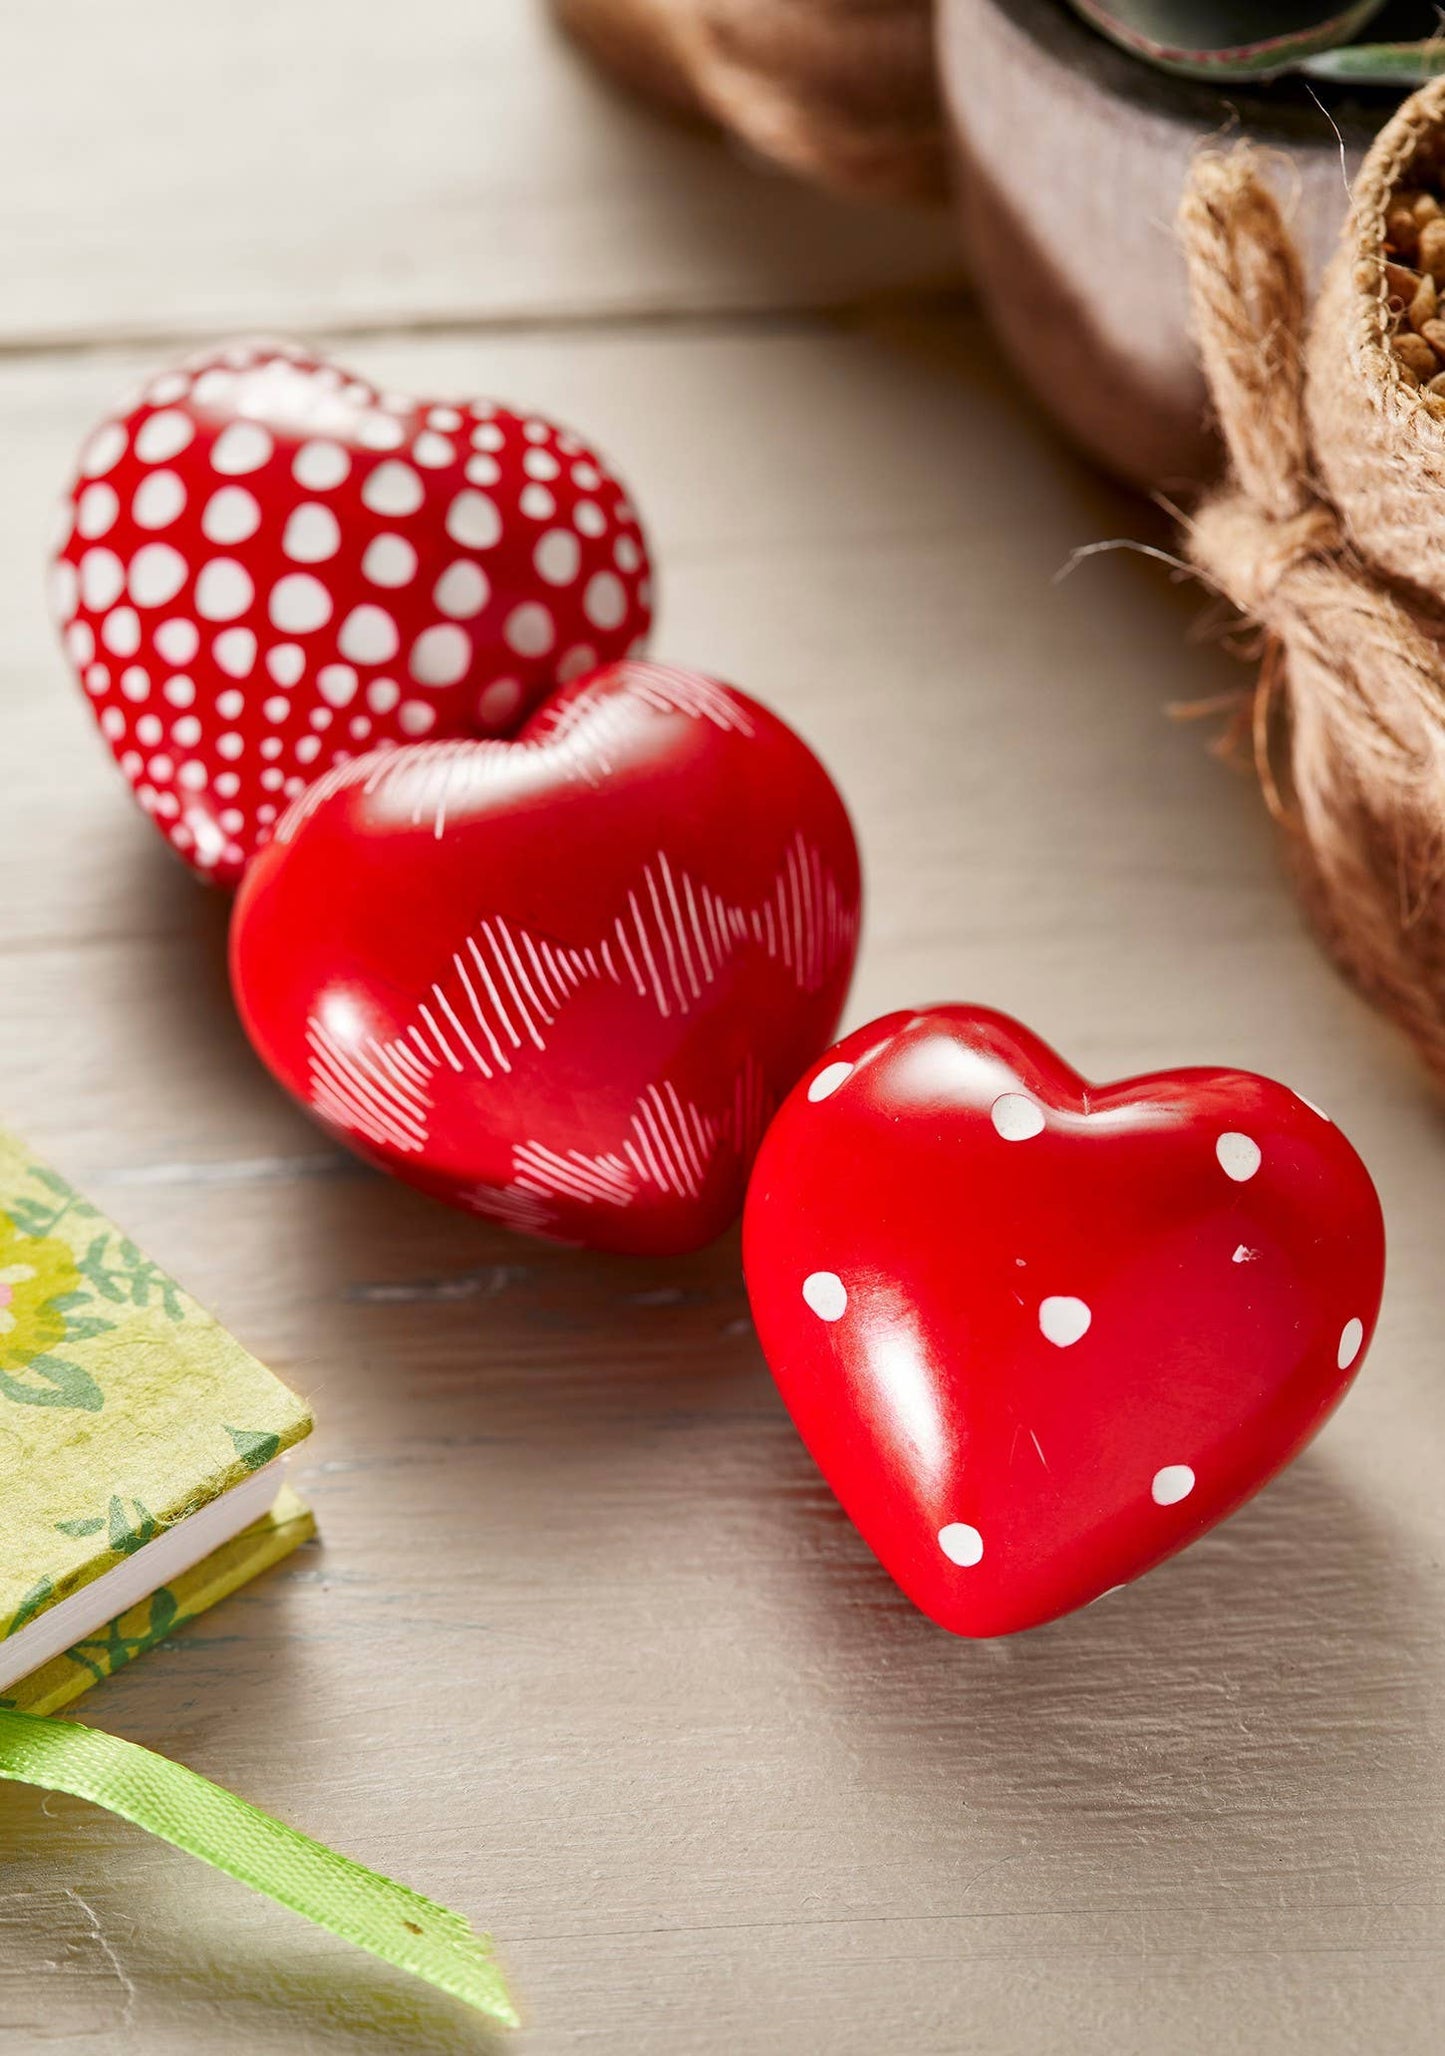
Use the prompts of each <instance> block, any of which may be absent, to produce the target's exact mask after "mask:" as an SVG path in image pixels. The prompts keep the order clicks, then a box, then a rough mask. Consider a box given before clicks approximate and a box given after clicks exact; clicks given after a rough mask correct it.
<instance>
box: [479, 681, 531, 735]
mask: <svg viewBox="0 0 1445 2056" xmlns="http://www.w3.org/2000/svg"><path fill="white" fill-rule="evenodd" d="M521 704H522V688H521V685H520V683H519V681H518V680H517V679H515V678H494V679H493V680H492V682H491V684H490V685H484V686H483V687H482V690H481V691H480V692H479V693H478V694H477V719H478V721H480V722H481V724H482V726H483V728H504V727H505V726H506V724H507V723H508V722H509V721H510V720H512V719H513V717H514V716H515V714H516V712H517V709H518V708H519V707H520V706H521Z"/></svg>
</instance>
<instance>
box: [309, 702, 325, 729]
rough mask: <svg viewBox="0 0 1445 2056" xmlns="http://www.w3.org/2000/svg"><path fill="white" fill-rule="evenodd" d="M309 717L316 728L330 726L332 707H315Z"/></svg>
mask: <svg viewBox="0 0 1445 2056" xmlns="http://www.w3.org/2000/svg"><path fill="white" fill-rule="evenodd" d="M307 718H308V719H309V721H310V723H311V726H312V727H313V728H315V729H322V728H329V727H330V726H331V709H330V707H313V708H312V709H311V712H310V714H309V716H308V717H307Z"/></svg>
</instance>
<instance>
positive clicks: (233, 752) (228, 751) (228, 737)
mask: <svg viewBox="0 0 1445 2056" xmlns="http://www.w3.org/2000/svg"><path fill="white" fill-rule="evenodd" d="M245 747H246V745H245V744H244V743H243V742H242V740H241V738H240V736H239V735H236V734H234V733H233V732H230V731H228V732H227V733H226V734H225V735H218V736H217V738H216V755H217V756H218V757H229V758H231V759H232V760H233V761H234V760H235V758H237V757H239V756H240V754H241V752H242V751H243V750H244V749H245Z"/></svg>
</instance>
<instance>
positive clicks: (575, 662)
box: [557, 643, 597, 685]
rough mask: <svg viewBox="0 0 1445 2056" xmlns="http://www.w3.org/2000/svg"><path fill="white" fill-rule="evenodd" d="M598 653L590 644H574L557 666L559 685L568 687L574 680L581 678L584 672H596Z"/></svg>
mask: <svg viewBox="0 0 1445 2056" xmlns="http://www.w3.org/2000/svg"><path fill="white" fill-rule="evenodd" d="M596 668H597V652H596V650H594V649H593V647H592V645H591V644H590V643H574V644H573V645H572V647H571V649H570V650H567V651H566V652H565V653H564V654H563V656H562V659H561V661H560V662H559V664H558V666H557V683H558V684H559V685H566V683H567V681H568V680H569V679H572V678H580V677H581V676H582V674H583V672H584V671H595V670H596Z"/></svg>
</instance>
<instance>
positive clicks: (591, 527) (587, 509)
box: [572, 500, 607, 537]
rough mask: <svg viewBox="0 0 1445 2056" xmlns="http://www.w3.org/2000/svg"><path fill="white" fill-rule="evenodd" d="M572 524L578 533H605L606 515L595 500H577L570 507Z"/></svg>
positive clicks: (596, 534) (597, 534)
mask: <svg viewBox="0 0 1445 2056" xmlns="http://www.w3.org/2000/svg"><path fill="white" fill-rule="evenodd" d="M572 526H573V527H574V528H575V529H576V531H577V533H578V534H579V535H590V536H594V537H595V536H599V535H605V534H606V533H607V516H606V515H605V514H604V513H603V511H602V509H601V508H600V507H599V506H598V504H597V502H596V501H595V500H579V501H578V502H577V504H576V506H575V507H574V508H573V509H572Z"/></svg>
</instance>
